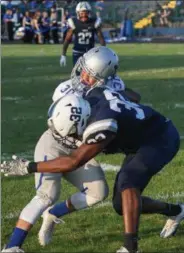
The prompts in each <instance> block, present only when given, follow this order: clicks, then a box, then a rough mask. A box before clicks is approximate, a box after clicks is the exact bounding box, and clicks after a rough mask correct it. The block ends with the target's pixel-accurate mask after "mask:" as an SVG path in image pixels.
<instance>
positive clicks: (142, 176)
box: [113, 121, 180, 215]
mask: <svg viewBox="0 0 184 253" xmlns="http://www.w3.org/2000/svg"><path fill="white" fill-rule="evenodd" d="M179 146H180V137H179V134H178V131H177V130H176V128H175V127H174V125H173V124H172V122H171V121H169V122H168V123H167V127H166V129H165V131H164V133H163V134H162V135H159V136H154V139H153V140H152V141H150V142H148V143H145V144H144V145H142V146H141V147H140V148H139V150H138V151H137V152H136V154H135V155H133V156H132V155H128V156H127V157H126V158H125V161H124V163H123V165H122V167H121V169H120V171H119V172H118V174H117V176H116V180H115V185H114V194H113V207H114V209H115V211H116V212H117V213H118V214H120V215H121V213H122V206H121V205H122V200H121V192H122V191H123V190H125V189H127V188H136V189H139V190H140V191H141V192H142V191H143V190H144V189H145V187H146V186H147V184H148V183H149V181H150V180H151V178H152V176H154V175H155V174H157V173H158V172H159V171H160V170H161V169H162V168H163V167H164V166H165V165H166V164H168V163H169V162H170V161H171V160H172V159H173V157H174V156H175V155H176V153H177V152H178V150H179Z"/></svg>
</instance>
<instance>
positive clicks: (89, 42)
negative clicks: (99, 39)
mask: <svg viewBox="0 0 184 253" xmlns="http://www.w3.org/2000/svg"><path fill="white" fill-rule="evenodd" d="M68 25H69V27H70V28H71V29H72V30H73V33H74V36H75V38H74V47H73V50H74V51H78V52H82V53H85V52H87V51H88V50H90V49H91V48H93V47H94V44H95V33H96V31H97V29H98V28H99V27H100V25H101V21H100V20H99V19H96V18H89V19H88V21H86V22H82V21H80V20H79V19H77V18H70V19H68Z"/></svg>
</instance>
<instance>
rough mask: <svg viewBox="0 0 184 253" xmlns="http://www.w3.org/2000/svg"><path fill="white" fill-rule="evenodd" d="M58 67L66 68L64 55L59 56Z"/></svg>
mask: <svg viewBox="0 0 184 253" xmlns="http://www.w3.org/2000/svg"><path fill="white" fill-rule="evenodd" d="M60 66H61V67H62V66H66V56H64V55H61V58H60Z"/></svg>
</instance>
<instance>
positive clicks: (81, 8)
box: [75, 2, 91, 16]
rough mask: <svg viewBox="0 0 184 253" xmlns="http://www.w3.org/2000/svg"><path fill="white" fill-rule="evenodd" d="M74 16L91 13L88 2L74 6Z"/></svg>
mask: <svg viewBox="0 0 184 253" xmlns="http://www.w3.org/2000/svg"><path fill="white" fill-rule="evenodd" d="M75 11H76V14H77V16H78V15H79V12H81V11H88V12H91V5H90V4H89V3H88V2H79V3H78V4H77V6H76V9H75Z"/></svg>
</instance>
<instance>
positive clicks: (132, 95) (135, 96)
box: [124, 88, 141, 103]
mask: <svg viewBox="0 0 184 253" xmlns="http://www.w3.org/2000/svg"><path fill="white" fill-rule="evenodd" d="M124 93H125V94H126V96H127V97H128V99H130V101H132V102H134V103H140V101H141V95H140V94H139V93H138V92H136V91H134V90H132V89H130V88H125V90H124Z"/></svg>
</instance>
